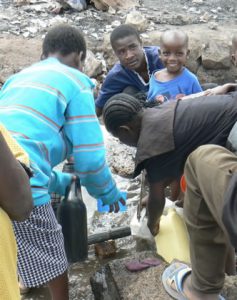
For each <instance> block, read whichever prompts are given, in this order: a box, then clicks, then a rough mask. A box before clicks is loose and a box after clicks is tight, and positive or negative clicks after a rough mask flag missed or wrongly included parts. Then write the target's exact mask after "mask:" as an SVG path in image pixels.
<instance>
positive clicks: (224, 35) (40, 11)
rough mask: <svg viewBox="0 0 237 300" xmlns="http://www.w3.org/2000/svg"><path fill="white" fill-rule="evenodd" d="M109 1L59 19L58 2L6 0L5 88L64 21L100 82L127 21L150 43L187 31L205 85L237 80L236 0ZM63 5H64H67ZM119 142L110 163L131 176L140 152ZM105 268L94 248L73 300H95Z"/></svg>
mask: <svg viewBox="0 0 237 300" xmlns="http://www.w3.org/2000/svg"><path fill="white" fill-rule="evenodd" d="M13 1H14V2H13ZM104 1H105V0H104ZM106 1H107V3H113V6H107V11H101V10H98V9H96V8H95V6H94V4H93V3H91V4H89V5H88V8H87V9H86V10H82V11H80V12H79V11H75V10H72V9H69V10H65V11H63V12H62V13H60V14H55V8H59V4H58V3H57V2H56V1H53V0H49V1H46V0H25V3H21V2H22V1H19V0H0V86H1V84H3V83H4V81H5V80H6V78H7V77H8V76H9V75H11V74H13V73H15V72H18V71H19V70H21V69H22V68H24V67H25V66H28V65H30V64H31V63H33V62H36V61H37V60H38V59H39V57H40V54H41V43H42V39H43V37H44V36H45V33H46V32H47V30H48V29H49V27H50V26H52V25H54V24H57V23H62V22H66V23H69V24H72V25H75V26H78V27H80V28H81V30H82V31H83V32H84V34H85V36H86V38H87V43H88V48H89V49H91V50H92V52H93V53H90V55H91V56H90V59H89V61H92V58H93V68H92V65H91V64H89V62H88V67H87V73H88V74H89V75H91V76H93V77H95V78H96V79H97V80H98V81H99V82H101V80H103V77H104V76H105V74H106V72H107V70H108V69H109V68H110V67H111V65H112V64H113V63H114V61H115V58H114V56H113V54H112V51H111V47H110V46H109V43H108V36H109V33H110V32H111V31H112V30H113V28H114V27H116V26H118V25H120V24H123V23H125V22H130V23H133V24H135V25H136V26H137V27H138V28H139V30H140V32H141V34H142V38H143V40H144V43H145V44H158V41H159V34H160V32H162V31H164V30H166V29H168V28H171V27H178V28H182V29H184V30H186V31H187V32H188V33H189V37H190V42H191V43H190V44H191V46H192V56H191V61H190V62H189V67H190V69H192V70H193V71H195V72H196V73H197V74H198V76H199V77H200V78H201V80H202V81H212V80H215V81H217V82H220V83H221V82H224V81H230V80H234V79H235V78H236V75H237V74H236V73H235V72H236V71H235V70H233V68H232V66H231V64H230V62H229V44H230V40H231V36H232V34H233V33H237V22H236V21H237V17H236V16H237V1H236V0H225V1H222V0H175V1H170V0H141V1H138V0H137V1H136V0H127V1H125V2H127V4H129V1H134V2H136V5H134V6H133V7H132V8H130V9H129V10H125V9H123V8H122V7H121V6H119V7H118V8H116V3H124V2H123V1H112V0H110V1H109V0H106ZM60 2H61V3H62V1H61V0H60ZM91 2H92V1H91ZM94 2H96V1H94ZM97 2H100V1H99V0H97ZM102 2H103V1H102ZM19 4H21V5H19ZM53 11H54V12H53ZM157 32H158V33H157ZM212 41H215V43H214V44H213V43H212ZM95 66H96V67H95ZM92 69H93V70H92ZM91 70H92V71H93V72H92V73H90V72H91ZM114 143H115V142H114V140H113V142H109V143H108V150H109V156H108V158H109V160H110V164H111V166H112V169H113V170H114V171H115V172H116V173H119V174H122V175H126V176H127V175H131V173H132V169H133V157H134V151H133V150H129V152H128V150H127V149H126V148H124V147H123V146H122V145H120V144H119V147H118V144H114ZM114 157H116V158H114ZM125 160H126V163H124V161H125ZM130 193H131V195H130V197H131V198H133V197H134V196H135V198H136V197H137V195H138V194H139V188H138V186H136V190H135V191H134V190H131V191H130ZM136 200H137V198H136ZM129 218H130V215H129V214H126V215H125V219H126V222H125V224H126V225H127V224H128V223H129V222H128V221H129ZM108 222H111V219H106V218H105V219H104V220H102V223H101V222H100V223H99V225H98V223H96V222H95V224H94V228H96V227H98V226H104V224H108ZM113 223H117V220H116V219H115V220H113ZM123 224H124V223H122V225H123ZM117 246H118V248H119V251H118V252H119V254H118V255H119V256H122V257H123V256H124V255H129V251H131V250H130V248H131V249H132V252H134V251H135V250H134V244H133V241H132V240H131V239H130V238H127V239H124V240H123V239H121V241H120V242H119V243H118V245H117ZM124 249H126V250H124ZM125 253H126V254H125ZM104 263H105V261H98V260H97V259H96V258H95V256H94V251H93V249H91V250H90V255H89V259H88V261H86V262H85V263H83V264H75V265H74V266H72V267H71V270H70V289H71V294H70V299H75V300H76V299H80V300H82V299H85V300H92V299H93V295H92V292H91V289H90V285H89V277H90V276H91V275H92V273H93V272H94V271H95V270H96V269H97V268H98V267H99V266H100V265H101V264H104ZM148 281H149V279H148ZM232 290H233V284H232V283H229V285H228V289H226V290H225V295H226V296H227V299H230V300H232V299H233V300H234V299H237V295H236V293H235V294H233V293H232ZM235 290H237V288H236V285H235ZM25 299H28V300H29V299H33V300H36V299H46V300H47V299H50V298H49V294H48V291H47V289H40V290H39V291H37V290H36V291H33V292H32V293H31V294H30V295H29V296H28V297H26V298H25ZM137 299H139V297H138V296H137Z"/></svg>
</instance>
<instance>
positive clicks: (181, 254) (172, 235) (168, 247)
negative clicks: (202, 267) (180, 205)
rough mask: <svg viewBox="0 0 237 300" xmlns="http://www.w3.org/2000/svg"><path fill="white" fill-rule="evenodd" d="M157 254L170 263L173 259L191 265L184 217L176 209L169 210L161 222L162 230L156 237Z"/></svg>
mask: <svg viewBox="0 0 237 300" xmlns="http://www.w3.org/2000/svg"><path fill="white" fill-rule="evenodd" d="M155 242H156V249H157V253H158V254H159V255H161V256H162V257H163V258H164V259H165V260H166V261H167V262H168V263H170V262H171V261H172V260H173V259H178V260H181V261H183V262H187V263H190V251H189V237H188V232H187V228H186V225H185V222H184V220H183V219H182V217H181V216H180V215H179V214H178V213H177V212H176V210H175V208H170V209H168V213H167V215H163V216H162V217H161V220H160V230H159V233H158V235H157V236H156V237H155Z"/></svg>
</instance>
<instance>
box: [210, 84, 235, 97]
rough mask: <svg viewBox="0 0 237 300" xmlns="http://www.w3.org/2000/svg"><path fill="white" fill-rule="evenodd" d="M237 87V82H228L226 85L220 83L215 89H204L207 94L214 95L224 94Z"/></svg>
mask: <svg viewBox="0 0 237 300" xmlns="http://www.w3.org/2000/svg"><path fill="white" fill-rule="evenodd" d="M236 87H237V84H236V83H227V84H224V85H219V86H217V87H215V88H213V89H208V90H206V91H204V94H205V96H213V95H224V94H226V93H228V92H230V91H232V90H234V89H235V88H236Z"/></svg>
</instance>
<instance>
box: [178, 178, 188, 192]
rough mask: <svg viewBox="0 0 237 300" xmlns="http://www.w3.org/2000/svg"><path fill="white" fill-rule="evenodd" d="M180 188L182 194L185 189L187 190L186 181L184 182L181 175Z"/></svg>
mask: <svg viewBox="0 0 237 300" xmlns="http://www.w3.org/2000/svg"><path fill="white" fill-rule="evenodd" d="M180 187H181V191H182V192H183V193H185V191H186V188H187V183H186V180H185V177H184V175H182V177H181V179H180Z"/></svg>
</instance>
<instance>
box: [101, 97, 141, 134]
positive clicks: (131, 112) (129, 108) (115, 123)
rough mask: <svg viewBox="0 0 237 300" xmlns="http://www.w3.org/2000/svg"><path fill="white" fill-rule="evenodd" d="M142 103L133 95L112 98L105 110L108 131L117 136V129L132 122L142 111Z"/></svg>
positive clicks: (104, 117) (104, 118)
mask: <svg viewBox="0 0 237 300" xmlns="http://www.w3.org/2000/svg"><path fill="white" fill-rule="evenodd" d="M142 108H143V106H142V103H141V102H140V101H139V100H138V99H136V98H134V97H133V96H131V95H128V94H125V93H120V94H116V95H114V96H113V97H111V98H110V99H109V100H108V101H107V102H106V104H105V106H104V109H103V120H104V124H105V127H106V129H107V130H108V131H109V132H111V133H112V134H115V133H116V131H117V129H118V128H119V127H120V126H122V125H125V124H127V123H129V122H131V121H132V120H133V119H134V118H135V117H136V116H137V115H138V113H139V112H140V111H141V110H142Z"/></svg>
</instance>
